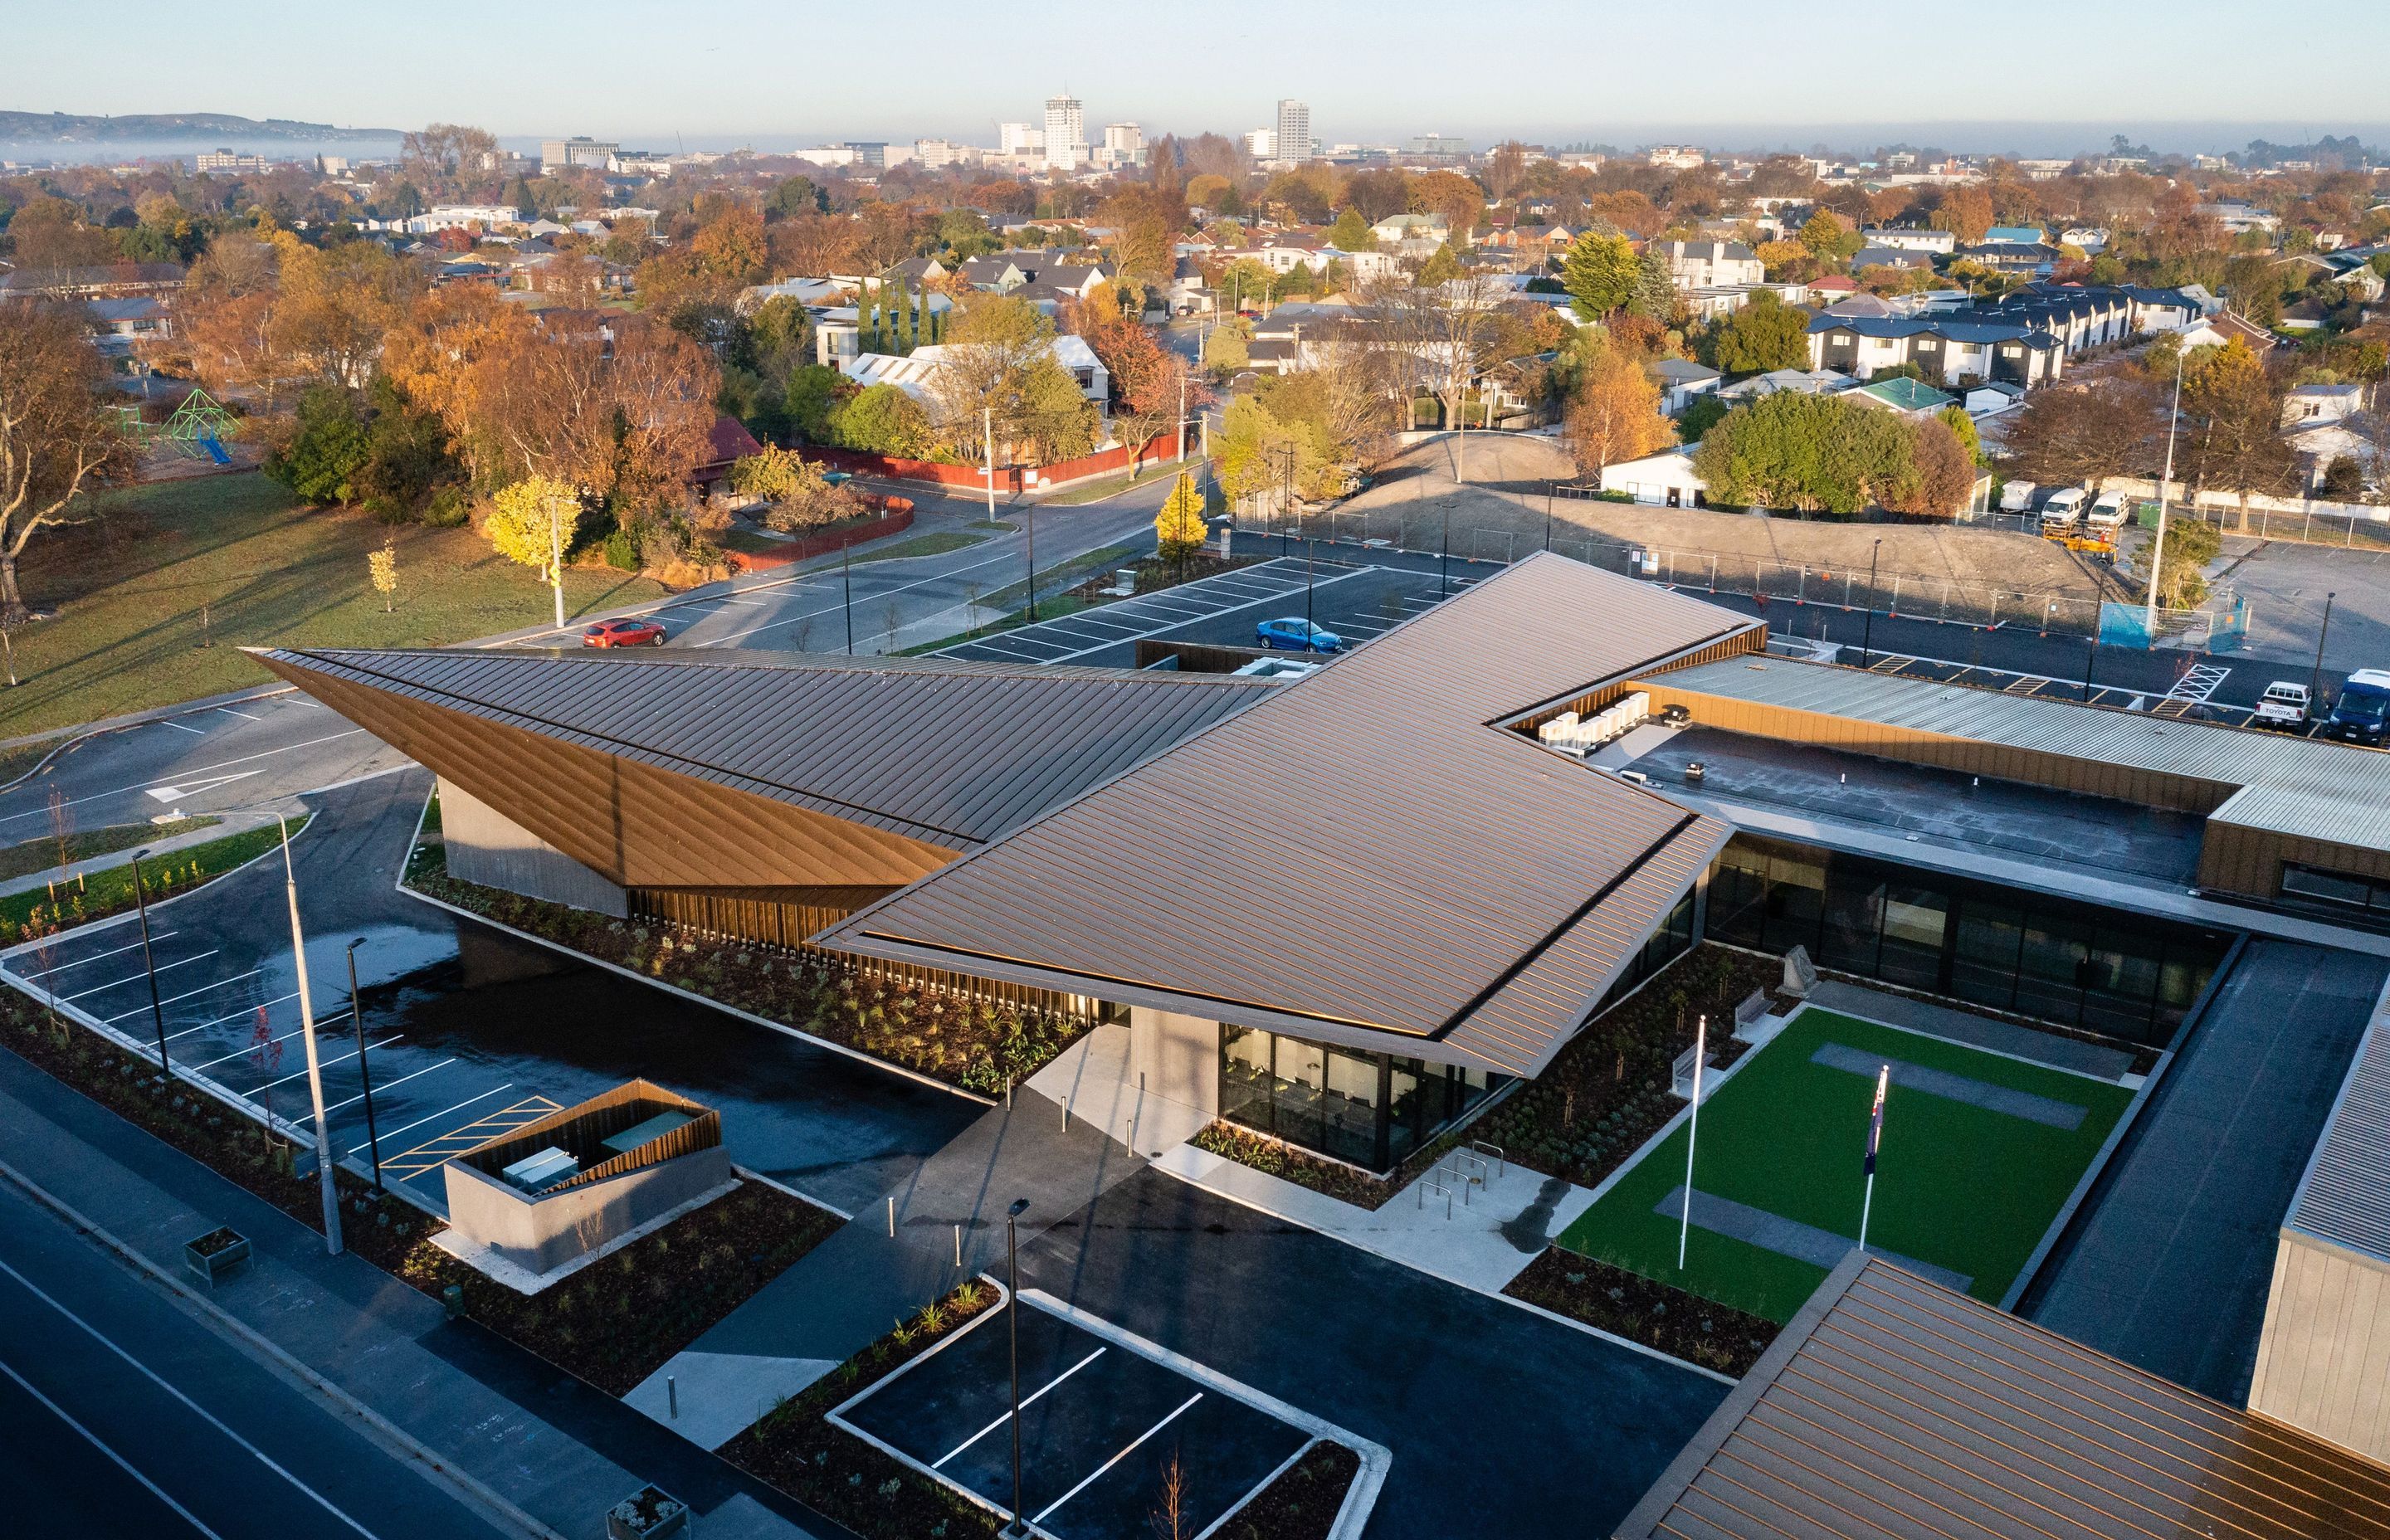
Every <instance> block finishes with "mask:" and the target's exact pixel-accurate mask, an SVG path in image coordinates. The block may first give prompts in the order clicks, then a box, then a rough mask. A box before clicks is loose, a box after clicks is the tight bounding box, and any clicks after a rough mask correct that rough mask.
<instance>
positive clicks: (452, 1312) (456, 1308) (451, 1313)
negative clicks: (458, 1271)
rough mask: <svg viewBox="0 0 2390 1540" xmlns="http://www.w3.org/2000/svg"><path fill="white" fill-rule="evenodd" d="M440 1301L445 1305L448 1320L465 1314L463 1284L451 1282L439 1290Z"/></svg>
mask: <svg viewBox="0 0 2390 1540" xmlns="http://www.w3.org/2000/svg"><path fill="white" fill-rule="evenodd" d="M440 1303H442V1304H443V1305H444V1306H446V1307H447V1311H448V1318H449V1319H450V1320H452V1321H453V1320H455V1319H456V1317H457V1316H459V1315H463V1314H465V1286H464V1285H463V1284H461V1283H452V1284H450V1285H449V1286H448V1287H447V1288H445V1289H443V1290H440Z"/></svg>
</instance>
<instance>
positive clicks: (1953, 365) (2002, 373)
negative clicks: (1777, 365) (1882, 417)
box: [1809, 312, 2066, 389]
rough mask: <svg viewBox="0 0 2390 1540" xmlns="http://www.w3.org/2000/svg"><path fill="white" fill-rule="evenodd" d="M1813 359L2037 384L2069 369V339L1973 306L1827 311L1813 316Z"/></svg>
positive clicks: (1852, 370)
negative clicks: (1975, 311) (1969, 309)
mask: <svg viewBox="0 0 2390 1540" xmlns="http://www.w3.org/2000/svg"><path fill="white" fill-rule="evenodd" d="M1809 360H1810V363H1811V364H1812V365H1813V366H1815V367H1818V368H1822V369H1831V370H1834V371H1836V372H1837V373H1841V374H1846V375H1851V376H1854V377H1857V378H1858V379H1868V378H1870V377H1871V376H1873V375H1874V374H1875V373H1876V372H1877V371H1878V370H1880V369H1890V368H1895V367H1897V366H1900V365H1903V364H1912V363H1913V364H1918V365H1921V366H1923V367H1924V369H1925V372H1926V373H1927V375H1929V376H1930V377H1932V378H1934V379H1944V380H1952V381H1957V382H1959V383H1961V384H1965V383H1972V381H1974V380H1978V379H1997V380H2005V381H2007V382H2008V383H2010V384H2012V385H2022V386H2024V387H2026V388H2027V389H2031V388H2032V387H2034V386H2036V385H2039V384H2043V383H2045V382H2046V381H2049V380H2052V379H2057V378H2058V377H2059V376H2060V374H2061V373H2062V372H2063V370H2064V368H2065V365H2066V344H2065V343H2064V342H2063V341H2062V340H2060V339H2059V338H2057V337H2055V336H2053V335H2051V334H2050V333H2049V332H2048V331H2045V330H2043V329H2041V328H2040V327H2035V326H2032V325H2029V324H2026V323H2024V322H2021V321H2016V320H1988V319H1973V318H1971V314H1970V313H1965V312H1962V313H1960V314H1956V315H1907V316H1887V317H1884V318H1882V319H1869V318H1867V317H1863V316H1840V315H1820V316H1818V318H1817V319H1816V320H1815V321H1812V322H1810V323H1809Z"/></svg>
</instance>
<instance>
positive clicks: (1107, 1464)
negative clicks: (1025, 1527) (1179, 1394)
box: [1030, 1391, 1203, 1524]
mask: <svg viewBox="0 0 2390 1540" xmlns="http://www.w3.org/2000/svg"><path fill="white" fill-rule="evenodd" d="M1202 1399H1203V1392H1201V1391H1197V1392H1195V1393H1194V1394H1193V1395H1190V1396H1189V1397H1188V1398H1187V1399H1186V1400H1184V1401H1182V1402H1180V1403H1179V1404H1178V1410H1177V1411H1175V1412H1173V1413H1171V1414H1170V1415H1169V1416H1168V1417H1165V1418H1163V1419H1162V1420H1161V1421H1159V1422H1157V1423H1155V1424H1154V1425H1153V1426H1152V1427H1150V1428H1148V1429H1147V1430H1146V1431H1144V1432H1142V1433H1139V1434H1137V1437H1135V1438H1133V1439H1131V1440H1130V1441H1129V1443H1128V1447H1127V1448H1125V1449H1123V1450H1122V1451H1121V1452H1120V1453H1119V1454H1117V1455H1114V1456H1113V1457H1111V1458H1110V1459H1108V1460H1106V1461H1104V1463H1103V1464H1101V1465H1099V1466H1098V1467H1096V1468H1095V1469H1093V1470H1090V1471H1089V1472H1087V1477H1086V1480H1085V1481H1083V1482H1080V1483H1079V1484H1078V1485H1076V1486H1074V1487H1073V1488H1071V1490H1070V1491H1068V1492H1065V1493H1063V1494H1062V1495H1060V1497H1057V1498H1055V1499H1054V1500H1053V1501H1052V1502H1051V1503H1048V1504H1047V1506H1046V1511H1044V1512H1043V1513H1040V1514H1039V1515H1038V1516H1037V1517H1036V1518H1034V1519H1032V1520H1031V1521H1030V1522H1031V1523H1033V1524H1042V1523H1044V1522H1045V1521H1047V1520H1048V1519H1050V1518H1052V1517H1053V1516H1054V1510H1055V1509H1057V1508H1060V1507H1061V1506H1062V1505H1063V1504H1064V1503H1067V1502H1069V1501H1070V1500H1071V1499H1072V1498H1073V1497H1075V1496H1077V1495H1079V1494H1080V1493H1082V1492H1085V1491H1086V1490H1087V1488H1089V1487H1090V1486H1093V1485H1094V1484H1095V1482H1096V1478H1097V1477H1099V1476H1100V1475H1102V1474H1103V1473H1104V1472H1105V1471H1107V1470H1110V1469H1111V1468H1112V1467H1113V1466H1115V1465H1118V1464H1119V1463H1120V1462H1121V1461H1123V1460H1124V1459H1126V1458H1128V1457H1129V1456H1131V1455H1133V1454H1135V1453H1136V1452H1137V1445H1138V1444H1143V1443H1144V1442H1145V1441H1146V1440H1147V1439H1150V1438H1151V1437H1152V1436H1153V1435H1154V1434H1156V1433H1158V1432H1160V1431H1163V1429H1164V1428H1167V1427H1169V1426H1170V1425H1171V1424H1172V1423H1174V1422H1176V1421H1177V1420H1178V1419H1179V1418H1180V1417H1181V1416H1183V1415H1185V1413H1186V1411H1187V1408H1188V1407H1189V1406H1192V1405H1195V1403H1197V1402H1198V1401H1201V1400H1202Z"/></svg>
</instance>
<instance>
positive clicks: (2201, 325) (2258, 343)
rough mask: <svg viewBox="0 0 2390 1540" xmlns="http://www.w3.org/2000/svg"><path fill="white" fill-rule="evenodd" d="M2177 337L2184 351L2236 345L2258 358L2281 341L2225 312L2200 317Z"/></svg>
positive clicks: (2252, 323)
mask: <svg viewBox="0 0 2390 1540" xmlns="http://www.w3.org/2000/svg"><path fill="white" fill-rule="evenodd" d="M2180 335H2181V337H2182V345H2183V348H2184V349H2185V350H2186V351H2188V350H2190V349H2191V348H2203V347H2217V348H2220V347H2223V346H2225V345H2226V344H2228V343H2231V342H2239V343H2242V344H2243V345H2244V346H2246V347H2247V348H2248V349H2249V350H2250V351H2251V352H2253V353H2256V354H2257V355H2258V356H2259V357H2260V358H2262V357H2264V356H2265V355H2266V354H2267V353H2270V352H2272V351H2273V349H2274V346H2275V344H2276V343H2278V342H2279V341H2281V339H2280V338H2278V337H2276V336H2275V335H2274V334H2273V333H2272V332H2270V331H2268V330H2267V329H2266V328H2265V327H2261V326H2259V325H2257V324H2256V323H2255V321H2250V320H2245V319H2243V318H2242V317H2241V316H2238V315H2235V314H2232V313H2231V312H2230V311H2229V310H2219V311H2217V312H2216V313H2215V314H2210V315H2204V316H2202V317H2200V318H2199V319H2198V320H2196V321H2193V322H2192V323H2191V325H2189V326H2187V327H2183V328H2182V331H2181V334H2180Z"/></svg>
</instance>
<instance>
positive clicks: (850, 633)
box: [838, 535, 854, 658]
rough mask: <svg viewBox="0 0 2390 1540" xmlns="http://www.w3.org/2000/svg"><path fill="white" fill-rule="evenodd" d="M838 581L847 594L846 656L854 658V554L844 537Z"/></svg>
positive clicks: (839, 547)
mask: <svg viewBox="0 0 2390 1540" xmlns="http://www.w3.org/2000/svg"><path fill="white" fill-rule="evenodd" d="M838 579H839V582H840V584H842V585H843V587H844V589H845V593H846V597H845V599H844V601H843V604H844V608H845V610H846V655H847V656H848V657H850V658H852V657H854V547H853V546H852V545H849V544H848V542H847V538H846V536H844V535H842V536H840V537H839V542H838Z"/></svg>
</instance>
